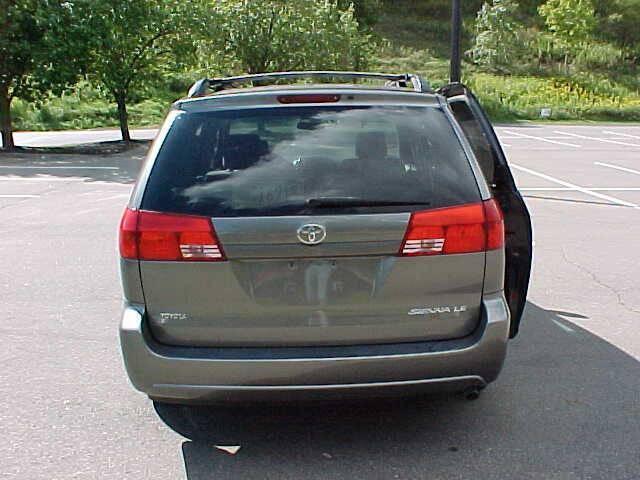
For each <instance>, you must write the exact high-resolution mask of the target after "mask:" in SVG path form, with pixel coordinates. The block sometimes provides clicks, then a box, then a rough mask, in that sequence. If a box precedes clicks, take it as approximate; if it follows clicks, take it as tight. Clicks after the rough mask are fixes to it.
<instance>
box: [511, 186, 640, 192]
mask: <svg viewBox="0 0 640 480" xmlns="http://www.w3.org/2000/svg"><path fill="white" fill-rule="evenodd" d="M518 190H520V191H529V192H571V191H576V189H575V188H569V187H521V188H518ZM589 190H591V191H592V192H640V187H589Z"/></svg>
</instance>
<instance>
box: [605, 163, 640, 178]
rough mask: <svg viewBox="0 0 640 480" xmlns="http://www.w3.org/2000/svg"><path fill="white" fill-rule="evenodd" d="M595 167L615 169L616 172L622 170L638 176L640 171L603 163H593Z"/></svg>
mask: <svg viewBox="0 0 640 480" xmlns="http://www.w3.org/2000/svg"><path fill="white" fill-rule="evenodd" d="M593 163H594V164H595V165H600V166H601V167H608V168H615V169H616V170H622V171H623V172H629V173H635V174H636V175H640V171H638V170H634V169H633V168H626V167H620V166H618V165H611V164H610V163H604V162H593Z"/></svg>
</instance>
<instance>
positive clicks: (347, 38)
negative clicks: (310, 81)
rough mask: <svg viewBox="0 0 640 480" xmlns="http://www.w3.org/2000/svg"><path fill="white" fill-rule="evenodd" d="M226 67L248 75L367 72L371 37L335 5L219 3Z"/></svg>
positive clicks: (323, 1)
mask: <svg viewBox="0 0 640 480" xmlns="http://www.w3.org/2000/svg"><path fill="white" fill-rule="evenodd" d="M213 8H214V12H215V14H216V16H217V18H219V19H220V22H221V24H220V28H219V30H217V31H216V32H215V33H218V36H217V38H218V42H217V43H214V47H217V49H219V50H220V51H221V52H222V55H223V58H224V60H223V62H224V63H225V64H227V65H229V68H231V69H233V70H240V71H246V72H249V73H259V72H269V71H278V70H302V69H349V68H356V69H358V68H363V67H364V66H365V65H366V60H367V56H368V52H369V51H370V38H369V35H367V34H365V33H362V32H361V31H360V30H359V25H358V22H357V20H356V18H355V14H354V10H353V7H352V6H349V7H348V8H347V9H346V10H341V9H340V8H339V6H338V4H337V3H336V2H335V1H328V0H298V1H296V2H286V1H281V0H264V1H262V0H215V1H214V3H213Z"/></svg>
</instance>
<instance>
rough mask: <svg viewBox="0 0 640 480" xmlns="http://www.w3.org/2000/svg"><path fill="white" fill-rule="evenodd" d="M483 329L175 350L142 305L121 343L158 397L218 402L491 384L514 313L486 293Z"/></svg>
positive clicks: (130, 314)
mask: <svg viewBox="0 0 640 480" xmlns="http://www.w3.org/2000/svg"><path fill="white" fill-rule="evenodd" d="M482 311H483V314H482V321H481V323H480V325H479V327H478V328H477V329H476V331H475V332H474V333H473V334H472V335H469V336H468V337H465V338H462V339H458V340H447V341H432V342H418V343H409V344H396V345H364V346H356V347H295V348H294V347H286V348H257V347H252V348H198V347H193V348H191V347H170V346H166V345H162V344H159V343H158V342H156V341H155V340H154V339H153V337H152V336H151V334H150V332H149V331H148V328H147V327H146V322H145V318H144V312H143V310H142V308H140V307H136V306H128V307H126V308H125V310H124V313H123V317H122V323H121V326H120V342H121V347H122V354H123V358H124V363H125V367H126V369H127V373H128V375H129V378H130V379H131V382H132V383H133V385H134V386H135V387H136V388H137V389H138V390H140V391H142V392H145V393H147V394H148V395H149V396H151V397H154V398H163V399H169V400H170V399H175V400H181V401H189V400H194V401H202V400H207V399H211V400H215V399H216V398H221V397H222V398H228V397H229V396H230V395H231V394H234V393H246V394H251V395H253V394H257V393H259V392H272V393H274V394H277V393H278V392H296V391H307V392H311V391H334V392H345V390H353V391H366V392H369V391H373V390H375V389H382V390H395V389H402V388H404V387H417V388H420V387H425V388H427V389H430V388H435V389H438V390H439V389H443V390H446V389H447V387H453V386H456V387H460V388H461V389H462V388H464V387H465V386H467V385H476V386H484V385H485V384H487V383H489V382H491V381H493V380H494V379H495V378H496V377H497V375H498V373H499V372H500V369H501V367H502V363H503V361H504V357H505V354H506V348H507V337H508V332H509V313H508V310H507V307H506V301H505V299H504V295H503V294H502V292H499V293H495V294H491V295H485V296H484V298H483V309H482Z"/></svg>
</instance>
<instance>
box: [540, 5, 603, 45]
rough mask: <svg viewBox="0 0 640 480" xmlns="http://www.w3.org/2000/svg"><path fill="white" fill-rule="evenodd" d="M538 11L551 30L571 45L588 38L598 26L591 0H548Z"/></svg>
mask: <svg viewBox="0 0 640 480" xmlns="http://www.w3.org/2000/svg"><path fill="white" fill-rule="evenodd" d="M538 11H539V12H540V16H542V17H543V18H544V20H545V24H546V26H547V28H548V29H549V31H551V32H552V33H553V34H554V36H556V37H557V38H558V39H559V40H560V41H562V42H564V43H565V44H566V45H569V46H575V45H578V44H580V43H581V42H584V41H586V40H588V39H589V36H590V34H591V32H592V31H593V29H594V27H595V26H596V19H595V9H594V7H593V2H592V1H591V0H548V1H547V2H546V3H545V4H544V5H541V6H540V7H539V8H538Z"/></svg>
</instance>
